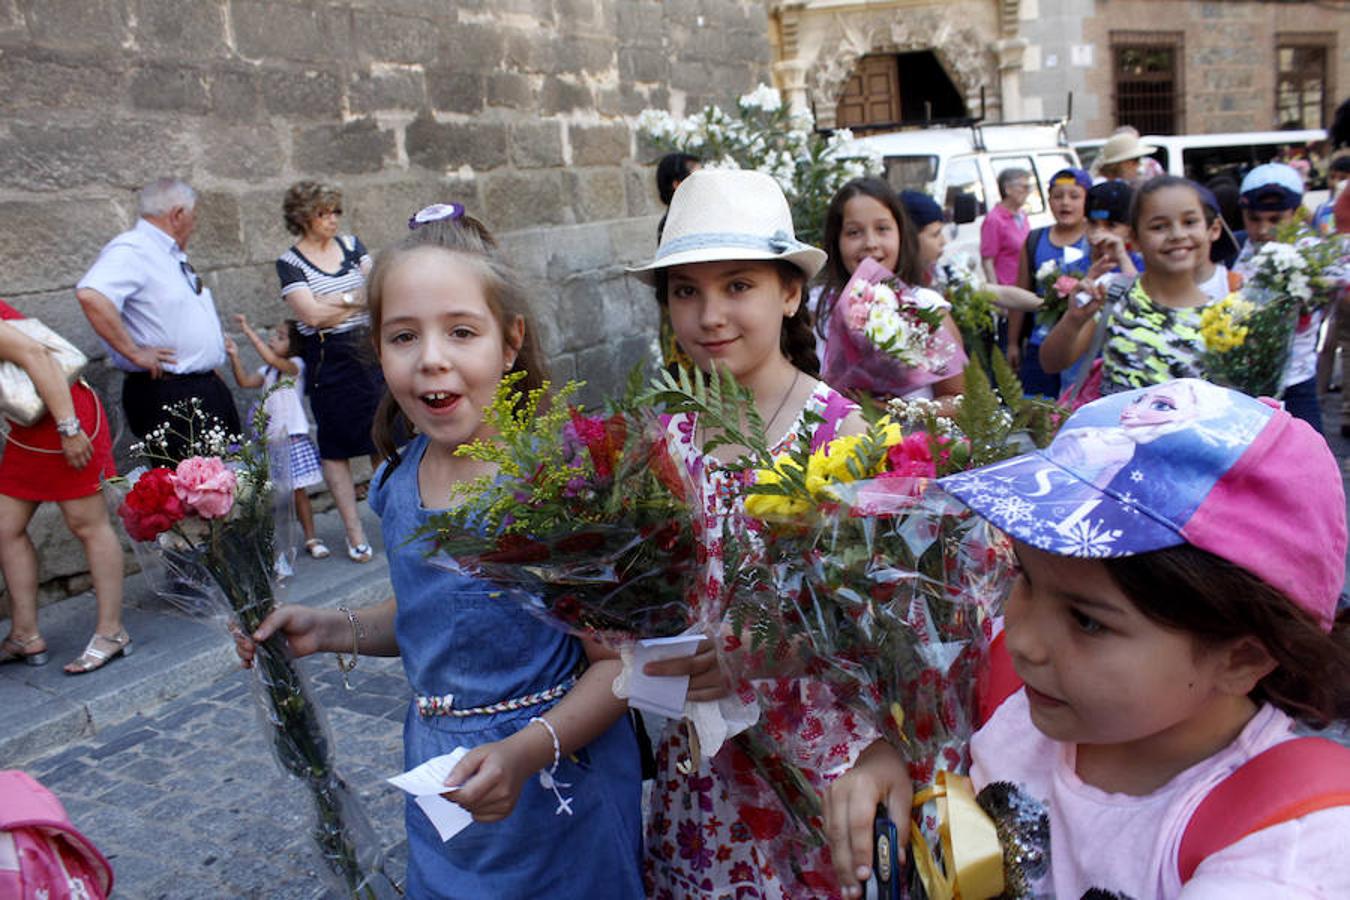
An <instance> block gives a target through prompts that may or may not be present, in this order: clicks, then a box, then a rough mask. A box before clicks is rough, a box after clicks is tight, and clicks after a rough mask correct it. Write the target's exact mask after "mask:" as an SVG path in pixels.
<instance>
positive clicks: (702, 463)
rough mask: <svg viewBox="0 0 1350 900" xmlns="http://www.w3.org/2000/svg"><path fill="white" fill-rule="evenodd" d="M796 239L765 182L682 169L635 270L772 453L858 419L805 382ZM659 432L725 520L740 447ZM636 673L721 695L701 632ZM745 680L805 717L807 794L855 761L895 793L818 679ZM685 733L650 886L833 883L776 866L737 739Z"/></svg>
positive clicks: (674, 427)
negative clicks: (734, 395) (737, 388)
mask: <svg viewBox="0 0 1350 900" xmlns="http://www.w3.org/2000/svg"><path fill="white" fill-rule="evenodd" d="M793 234H794V232H793V228H792V215H791V213H790V212H789V210H788V204H787V200H786V198H785V197H784V196H783V192H782V189H781V188H779V186H778V183H777V182H776V181H774V180H773V179H772V178H770V177H769V176H767V175H764V174H762V173H759V172H751V171H739V170H727V169H705V170H702V171H699V172H695V173H694V174H693V175H691V176H690V177H689V178H688V180H686V181H685V183H684V185H683V186H682V187H681V188H680V190H679V192H678V193H677V194H676V195H675V199H674V202H673V203H671V207H670V219H669V221H668V222H667V223H666V229H665V233H664V234H663V236H662V239H661V244H660V246H659V247H658V249H657V251H656V257H655V259H653V260H652V261H651V262H650V263H648V264H647V265H645V266H642V267H640V268H638V269H635V270H633V272H634V273H635V274H636V275H637V276H638V277H640V278H642V279H643V280H644V281H646V282H648V283H649V284H658V285H661V286H662V287H663V290H662V291H661V292H660V293H659V294H658V297H660V298H662V302H663V303H664V304H665V305H666V306H667V307H668V308H669V311H670V320H671V324H672V326H673V328H674V332H675V336H676V337H677V339H678V340H679V343H680V346H681V347H682V348H683V349H684V350H685V352H687V353H688V354H689V355H690V356H691V357H692V358H693V360H694V363H695V364H696V365H697V366H699V368H701V369H703V370H705V371H711V370H713V369H714V368H715V369H718V370H720V371H722V372H726V373H729V374H730V375H731V376H732V377H734V378H735V379H736V380H737V381H738V382H739V383H740V384H741V385H743V386H744V387H746V388H747V389H748V390H749V391H750V393H751V394H752V395H753V396H754V403H755V406H756V408H757V410H758V412H759V415H760V418H761V419H762V421H763V422H764V425H765V433H766V437H767V439H768V441H769V442H770V444H771V447H770V448H769V449H771V450H772V451H774V452H780V451H781V450H783V449H785V448H786V447H788V446H789V445H790V444H791V443H792V442H795V441H797V440H798V439H799V436H804V435H810V437H811V440H812V441H813V442H816V443H822V444H823V443H824V442H825V441H828V440H829V439H831V438H832V437H834V436H835V435H837V434H856V433H859V432H861V431H862V430H863V428H864V424H863V422H862V419H861V416H860V415H859V414H858V411H857V408H856V407H855V406H854V405H853V404H852V403H851V402H849V401H848V400H846V399H845V398H844V397H842V396H841V395H840V394H839V393H838V392H836V391H834V390H833V389H832V388H830V387H829V386H828V385H826V384H824V383H822V382H820V381H818V380H817V379H816V378H815V374H814V373H815V372H816V371H817V369H818V365H817V360H816V356H815V344H814V340H813V335H812V333H811V327H810V319H809V317H808V315H807V313H806V309H805V304H804V299H805V298H804V297H803V287H804V285H805V283H806V281H807V279H809V278H810V277H812V276H813V275H815V274H816V273H817V272H818V271H819V270H820V268H821V266H822V265H824V263H825V254H824V253H823V252H822V251H820V250H818V249H816V248H815V247H810V246H807V245H805V244H803V243H801V242H799V241H797V240H796V238H795V237H794V236H793ZM667 433H668V436H669V441H670V444H671V446H672V447H673V448H674V450H675V452H676V453H677V454H678V455H679V456H680V457H681V458H682V459H683V461H684V463H685V466H686V467H687V469H688V470H689V472H690V475H691V476H692V477H693V478H694V479H695V480H696V481H698V482H700V483H702V484H703V485H704V490H703V491H702V494H703V496H704V497H705V501H704V502H705V508H704V510H703V512H704V514H705V516H706V517H707V518H708V520H709V521H711V522H721V521H724V520H725V519H726V518H727V517H729V516H731V515H732V514H734V512H735V506H734V504H735V503H736V501H735V498H736V497H737V496H738V494H739V487H740V484H741V481H740V479H742V478H743V476H744V473H741V472H738V471H734V470H732V469H730V468H728V464H729V463H732V462H734V461H735V460H736V459H738V458H739V456H740V455H741V454H743V453H744V452H745V448H742V447H735V446H722V447H718V448H717V449H715V450H713V451H711V452H707V453H705V452H704V449H703V448H704V446H705V445H706V443H707V441H708V439H709V438H710V437H712V436H713V435H710V434H708V433H707V432H706V431H705V429H704V427H703V426H702V425H701V424H700V423H699V421H698V420H697V418H696V417H691V416H687V415H683V414H682V415H677V416H673V417H671V419H670V421H669V423H668V431H667ZM720 545H721V542H720V541H719V542H716V543H714V544H712V545H711V546H710V547H709V554H710V556H712V557H713V558H712V559H711V560H710V561H709V573H710V574H709V578H708V581H707V582H706V583H705V585H704V588H705V590H706V591H707V592H708V596H709V599H712V598H713V597H716V596H717V593H716V592H717V588H718V585H717V581H718V579H719V578H720V575H719V574H718V573H719V572H720V569H721V558H720V549H719V548H720ZM746 646H747V647H748V646H749V641H748V639H747V640H746ZM646 673H647V674H648V675H653V676H670V675H676V676H686V677H688V678H689V691H688V695H687V699H688V700H690V701H694V702H699V701H716V700H720V701H723V702H728V703H729V702H732V700H731V699H730V695H731V694H732V689H731V686H730V684H729V683H728V675H727V674H726V673H725V671H724V670H723V668H722V665H721V663H720V661H719V656H718V653H717V650H716V649H715V648H714V646H713V642H712V641H711V640H705V641H703V642H702V644H701V645H700V647H699V649H698V652H697V653H696V654H695V655H694V656H693V657H691V658H688V659H681V660H667V661H663V662H658V663H649V664H648V665H647V667H646ZM751 677H753V678H755V679H756V681H757V682H759V683H760V686H761V687H762V688H763V693H764V695H765V696H773V697H774V698H779V699H775V700H774V701H773V702H774V703H776V704H780V705H781V707H775V706H771V707H770V708H769V709H768V710H767V711H766V712H765V713H764V715H765V717H766V718H769V717H773V716H774V715H776V713H775V711H774V710H778V711H779V712H782V713H783V714H785V715H789V716H790V715H792V712H790V711H788V709H789V706H791V708H792V709H795V710H796V711H797V712H798V713H802V714H804V715H805V718H806V719H807V720H808V721H810V722H812V723H813V725H812V727H810V728H804V729H803V734H801V735H797V736H794V737H793V738H792V740H791V742H790V743H791V746H790V747H789V746H784V748H783V752H784V754H786V755H787V756H788V757H790V760H791V762H792V763H793V764H795V765H796V766H797V767H798V768H799V769H800V770H801V771H802V772H803V774H804V775H805V777H806V778H807V779H808V780H809V781H810V782H811V784H812V787H813V788H814V789H816V790H824V789H825V788H826V786H827V784H828V782H829V781H830V780H831V779H832V777H833V775H834V774H835V773H837V772H840V771H842V770H844V769H846V768H848V767H849V766H851V765H853V764H854V763H855V762H856V761H857V760H858V759H860V758H866V759H868V760H869V761H871V763H872V765H874V766H875V767H876V768H877V770H878V771H880V772H882V773H884V777H885V778H887V779H889V780H888V781H887V782H886V784H893V785H895V786H896V789H897V791H907V789H908V780H907V778H906V777H905V770H904V766H903V763H902V762H901V761H900V759H899V756H898V754H896V752H895V751H894V750H893V749H892V748H891V747H890V745H889V744H887V743H886V742H885V741H884V740H880V739H879V735H878V733H877V732H876V731H875V730H873V729H872V728H871V727H870V726H868V725H866V724H865V723H862V722H860V721H857V720H856V719H855V717H854V716H852V715H851V714H850V713H849V712H848V711H847V709H845V708H844V707H842V706H841V705H839V704H838V703H837V702H835V701H834V700H833V698H832V697H829V696H826V695H827V691H825V690H824V689H823V686H821V685H819V684H817V683H816V682H814V681H812V680H811V679H809V678H801V679H797V678H765V680H764V681H762V682H761V681H760V678H761V676H760V675H758V674H753V675H752V676H751ZM738 688H740V689H747V688H748V686H747V685H744V684H741V685H738ZM736 693H738V694H739V693H741V691H740V690H738V691H737V692H736ZM803 707H804V708H803ZM689 729H690V726H689V725H688V723H687V722H671V723H670V724H669V725H668V726H667V728H666V731H665V733H664V734H663V735H662V738H661V741H660V746H659V748H658V750H657V768H658V775H657V781H656V785H657V788H658V791H659V792H660V793H659V794H658V795H657V796H656V797H654V798H653V801H652V809H653V816H652V817H651V819H650V821H649V823H648V833H647V865H646V868H647V873H646V874H647V877H648V885H647V887H648V895H649V896H655V897H665V896H675V897H687V898H698V900H712V898H720V897H726V896H731V895H733V894H738V895H739V894H743V895H745V896H756V897H788V898H798V897H800V898H806V897H821V896H828V895H830V894H831V893H832V892H833V891H834V890H836V888H834V887H832V883H833V875H832V873H831V868H830V864H829V860H828V857H826V856H825V855H824V854H823V853H822V852H821V851H820V850H814V849H813V850H811V851H810V852H806V853H803V854H800V855H798V856H797V857H795V858H794V860H793V861H792V864H791V865H789V864H788V863H787V862H786V861H784V862H783V864H782V865H777V864H775V862H774V860H775V859H781V857H778V856H777V855H776V854H778V853H779V852H782V851H783V850H784V848H786V847H789V846H796V844H795V843H793V842H792V841H791V837H792V833H793V832H792V829H793V828H794V826H793V825H792V823H791V821H790V820H789V819H787V818H786V817H785V815H784V814H783V813H782V812H780V809H781V807H780V804H779V801H778V799H777V797H776V795H775V793H774V789H773V787H772V786H771V785H770V783H769V782H768V781H766V780H764V779H763V778H762V777H761V776H760V775H758V774H756V773H755V771H754V768H753V764H752V763H751V762H750V760H749V759H748V758H747V757H746V756H745V755H744V754H743V753H742V752H741V751H740V750H739V749H737V748H736V747H735V745H733V744H729V743H728V744H724V745H723V746H722V748H721V749H720V750H718V751H717V752H715V753H714V752H713V750H712V748H707V752H705V753H702V754H700V753H699V752H698V751H696V750H693V749H692V747H693V746H694V745H693V744H692V743H691V738H690V736H689ZM732 733H733V734H734V733H735V732H734V731H733V732H732ZM784 740H785V741H786V738H784ZM895 800H896V802H897V803H898V804H899V805H900V806H904V807H905V808H908V797H907V795H905V796H899V795H898V794H897V796H896V797H895ZM843 805H844V806H845V807H847V803H846V802H844V803H843ZM897 808H899V806H897ZM869 821H870V817H869Z"/></svg>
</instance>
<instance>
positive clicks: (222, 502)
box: [173, 456, 235, 519]
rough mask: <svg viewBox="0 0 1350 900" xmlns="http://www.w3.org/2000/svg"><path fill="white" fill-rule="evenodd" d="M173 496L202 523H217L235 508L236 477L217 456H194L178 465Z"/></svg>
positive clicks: (174, 478) (174, 477)
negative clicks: (202, 520)
mask: <svg viewBox="0 0 1350 900" xmlns="http://www.w3.org/2000/svg"><path fill="white" fill-rule="evenodd" d="M173 489H174V493H176V494H177V495H178V499H179V500H182V501H183V505H185V506H186V507H187V508H188V509H189V510H191V511H192V512H194V513H196V514H197V515H199V516H201V517H202V518H203V519H218V518H220V517H221V516H224V515H227V514H228V513H229V511H230V508H231V507H232V506H234V489H235V477H234V473H233V472H231V471H230V470H229V469H227V468H226V467H225V463H223V462H221V461H220V458H219V457H216V456H191V457H188V458H187V459H185V460H183V461H182V462H180V463H179V464H178V471H177V472H175V473H174V476H173Z"/></svg>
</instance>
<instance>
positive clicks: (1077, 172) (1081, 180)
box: [1050, 167, 1092, 191]
mask: <svg viewBox="0 0 1350 900" xmlns="http://www.w3.org/2000/svg"><path fill="white" fill-rule="evenodd" d="M1057 184H1076V185H1078V186H1079V187H1080V188H1082V189H1083V190H1085V191H1090V190H1092V176H1091V175H1089V174H1088V173H1087V172H1084V171H1083V170H1082V169H1075V168H1073V167H1069V168H1067V169H1060V170H1059V171H1058V172H1056V173H1055V174H1053V175H1051V176H1050V187H1052V188H1053V187H1054V186H1055V185H1057Z"/></svg>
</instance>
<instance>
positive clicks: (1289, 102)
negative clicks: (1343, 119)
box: [1275, 34, 1331, 128]
mask: <svg viewBox="0 0 1350 900" xmlns="http://www.w3.org/2000/svg"><path fill="white" fill-rule="evenodd" d="M1330 56H1331V54H1330V53H1329V52H1328V45H1327V41H1326V38H1325V37H1323V36H1320V35H1291V34H1282V35H1277V36H1276V44H1275V65H1276V71H1275V124H1276V125H1277V126H1279V127H1285V126H1289V127H1297V128H1322V127H1325V125H1326V122H1327V115H1326V110H1327V97H1326V85H1327V75H1328V72H1327V60H1328V58H1329V57H1330Z"/></svg>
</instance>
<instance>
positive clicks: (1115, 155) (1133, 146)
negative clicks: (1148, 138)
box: [1092, 128, 1161, 184]
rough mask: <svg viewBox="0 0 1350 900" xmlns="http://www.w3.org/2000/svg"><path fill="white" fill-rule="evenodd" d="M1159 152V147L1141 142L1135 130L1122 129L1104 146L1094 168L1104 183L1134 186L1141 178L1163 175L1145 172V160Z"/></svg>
mask: <svg viewBox="0 0 1350 900" xmlns="http://www.w3.org/2000/svg"><path fill="white" fill-rule="evenodd" d="M1157 151H1158V148H1157V147H1154V146H1152V145H1150V144H1145V143H1142V142H1141V141H1140V140H1139V132H1137V131H1135V130H1134V129H1133V128H1130V129H1129V130H1126V129H1123V128H1122V129H1120V130H1119V131H1117V132H1116V133H1115V134H1113V135H1111V137H1110V138H1108V139H1107V141H1106V143H1105V144H1102V149H1101V151H1100V152H1099V153H1098V154H1097V159H1096V160H1094V161H1093V163H1092V167H1093V170H1094V171H1095V172H1096V174H1098V175H1100V176H1101V178H1102V180H1104V181H1113V180H1119V181H1128V182H1130V183H1132V184H1133V183H1134V182H1136V181H1138V180H1140V178H1148V177H1152V175H1154V174H1161V170H1160V171H1159V172H1155V173H1148V172H1144V171H1143V165H1144V159H1145V158H1146V157H1149V156H1152V155H1153V154H1154V153H1156V152H1157Z"/></svg>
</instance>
